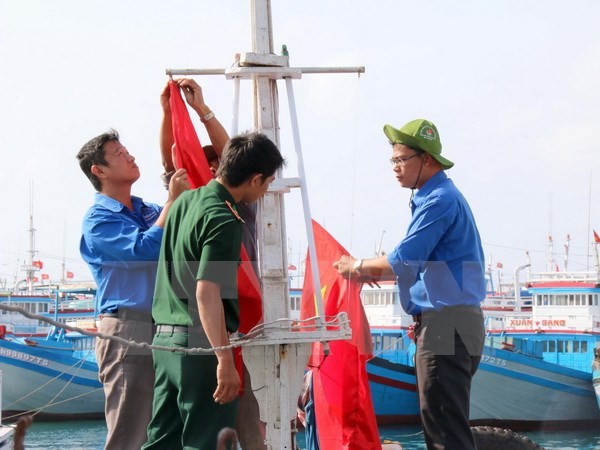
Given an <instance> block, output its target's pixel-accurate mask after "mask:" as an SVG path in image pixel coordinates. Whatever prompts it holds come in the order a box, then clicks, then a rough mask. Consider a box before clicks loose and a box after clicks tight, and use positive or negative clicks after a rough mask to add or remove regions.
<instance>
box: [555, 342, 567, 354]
mask: <svg viewBox="0 0 600 450" xmlns="http://www.w3.org/2000/svg"><path fill="white" fill-rule="evenodd" d="M557 344H558V345H557V348H558V350H557V351H558V353H564V352H565V341H558V342H557Z"/></svg>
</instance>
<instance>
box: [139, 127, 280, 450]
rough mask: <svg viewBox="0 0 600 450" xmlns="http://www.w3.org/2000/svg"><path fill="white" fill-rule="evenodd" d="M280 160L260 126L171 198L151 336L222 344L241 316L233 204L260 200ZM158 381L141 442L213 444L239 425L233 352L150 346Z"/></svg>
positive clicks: (168, 341)
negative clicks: (211, 171) (211, 172)
mask: <svg viewBox="0 0 600 450" xmlns="http://www.w3.org/2000/svg"><path fill="white" fill-rule="evenodd" d="M283 163H284V160H283V157H282V156H281V154H280V153H279V150H278V149H277V147H276V146H275V144H274V143H273V142H271V141H270V140H269V139H268V138H267V137H266V136H265V135H263V134H260V133H249V134H244V135H241V136H237V137H234V138H232V139H231V140H230V141H229V142H228V143H227V145H226V147H225V149H224V151H223V154H222V157H221V163H220V166H219V169H218V171H217V174H216V179H214V180H212V181H210V182H209V183H208V184H207V185H206V186H204V187H201V188H199V189H195V190H191V191H187V192H185V193H184V194H182V195H181V196H180V199H179V200H178V201H177V202H176V203H174V204H173V206H172V208H171V210H170V212H169V216H168V218H167V222H166V224H165V230H164V234H163V243H162V247H161V253H160V258H159V267H158V274H157V280H156V289H155V292H154V303H153V307H152V317H153V319H154V321H155V322H156V324H157V330H156V335H155V337H154V340H153V343H154V344H155V345H162V346H168V347H179V348H190V347H204V348H207V347H212V348H217V347H223V346H228V345H229V334H230V333H232V332H235V331H236V330H237V328H238V323H239V308H238V303H237V268H238V262H239V259H240V248H241V236H242V226H243V220H242V219H241V217H240V216H239V215H238V213H237V210H236V208H235V204H236V203H237V202H240V201H243V202H246V203H252V202H254V201H256V200H258V199H259V198H260V197H262V196H263V195H264V194H265V192H266V191H267V188H268V187H269V184H270V183H271V181H272V180H273V179H274V174H275V172H276V171H277V170H278V169H279V168H280V167H281V166H282V165H283ZM153 358H154V366H155V370H156V378H155V379H156V381H155V385H154V401H153V407H152V420H151V421H150V425H149V426H148V441H147V442H146V444H144V446H143V448H144V449H167V448H168V449H175V448H186V449H192V448H193V449H206V450H208V449H210V450H214V448H215V445H216V442H217V435H218V433H219V431H220V430H221V429H222V428H224V427H231V428H235V420H236V408H237V397H238V394H239V390H240V377H239V375H238V372H237V370H236V367H235V364H234V358H233V353H232V351H231V350H230V349H220V350H216V351H214V352H212V353H208V354H194V355H190V354H184V353H181V352H168V351H160V350H155V351H153Z"/></svg>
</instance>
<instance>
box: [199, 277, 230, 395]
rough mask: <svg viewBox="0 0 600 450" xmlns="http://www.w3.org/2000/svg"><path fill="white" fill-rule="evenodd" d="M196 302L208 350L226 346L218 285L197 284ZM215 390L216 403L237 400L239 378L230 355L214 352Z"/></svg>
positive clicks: (205, 281) (209, 282)
mask: <svg viewBox="0 0 600 450" xmlns="http://www.w3.org/2000/svg"><path fill="white" fill-rule="evenodd" d="M196 302H197V304H198V313H199V315H200V321H201V322H202V328H203V329H204V332H205V333H206V337H207V338H208V341H209V342H210V345H211V346H212V347H223V346H227V345H229V336H228V333H227V328H226V326H225V312H224V310H223V302H222V300H221V287H220V285H219V284H217V283H214V282H212V281H207V280H198V282H197V284H196ZM215 355H216V357H217V361H218V364H217V373H216V376H217V389H216V390H215V392H214V394H213V399H214V400H215V402H216V403H220V404H224V403H229V402H231V401H233V400H235V399H236V398H237V396H238V395H239V391H240V385H241V381H240V376H239V374H238V372H237V369H236V367H235V361H234V358H233V351H232V350H231V349H227V350H217V351H215Z"/></svg>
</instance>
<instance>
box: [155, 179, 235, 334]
mask: <svg viewBox="0 0 600 450" xmlns="http://www.w3.org/2000/svg"><path fill="white" fill-rule="evenodd" d="M241 239H242V220H241V218H240V217H239V215H238V214H237V211H236V209H235V200H234V199H233V197H232V196H231V194H230V193H229V191H228V190H227V189H226V188H225V187H224V186H223V185H221V184H220V183H218V182H217V181H215V180H211V181H210V182H209V183H208V184H207V185H206V186H204V187H201V188H198V189H194V190H190V191H186V192H184V193H183V194H181V195H180V196H179V198H178V199H177V200H176V201H175V202H174V203H173V205H172V206H171V209H170V210H169V214H168V216H167V221H166V224H165V229H164V232H163V239H162V246H161V250H160V257H159V262H158V273H157V277H156V288H155V290H154V302H153V305H152V317H153V319H154V322H155V323H156V324H161V325H180V326H188V327H195V326H199V325H200V316H199V313H198V306H197V303H196V284H197V281H198V280H204V281H211V282H213V283H216V284H218V285H219V286H220V287H221V299H222V300H223V309H224V312H225V324H226V326H227V330H228V331H230V332H234V331H236V330H237V328H238V326H239V306H238V300H237V296H238V295H237V270H238V265H239V260H240V248H241Z"/></svg>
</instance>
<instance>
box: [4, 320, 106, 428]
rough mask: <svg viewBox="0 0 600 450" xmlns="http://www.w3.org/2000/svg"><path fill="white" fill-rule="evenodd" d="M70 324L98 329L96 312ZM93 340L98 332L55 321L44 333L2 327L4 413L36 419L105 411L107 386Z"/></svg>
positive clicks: (85, 416)
mask: <svg viewBox="0 0 600 450" xmlns="http://www.w3.org/2000/svg"><path fill="white" fill-rule="evenodd" d="M55 315H58V313H57V312H55ZM69 324H70V325H75V326H77V327H79V328H82V329H88V330H95V320H94V319H93V318H91V319H89V318H88V319H85V318H80V319H78V320H77V321H71V322H70V323H69ZM0 331H2V330H0ZM94 344H95V338H94V337H91V336H87V335H84V334H81V333H76V332H67V331H66V330H65V329H64V328H61V327H57V326H51V327H50V331H49V332H48V333H47V335H46V336H45V337H37V336H29V337H22V336H15V335H14V334H10V333H6V332H1V333H0V370H1V371H2V373H3V375H4V390H3V392H2V404H3V407H4V412H5V414H6V416H7V417H9V418H14V417H16V416H19V415H23V414H34V415H35V416H36V419H47V420H66V419H94V418H101V417H103V415H104V392H103V390H102V385H101V384H100V382H99V381H98V366H97V364H96V360H95V352H94Z"/></svg>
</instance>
